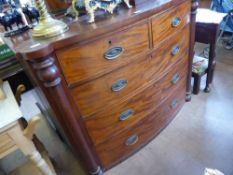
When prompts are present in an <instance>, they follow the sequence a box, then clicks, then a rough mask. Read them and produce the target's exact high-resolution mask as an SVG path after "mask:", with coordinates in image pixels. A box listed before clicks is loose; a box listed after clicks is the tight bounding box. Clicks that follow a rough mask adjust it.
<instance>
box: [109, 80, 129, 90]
mask: <svg viewBox="0 0 233 175" xmlns="http://www.w3.org/2000/svg"><path fill="white" fill-rule="evenodd" d="M127 84H128V80H126V79H122V80H117V81H116V82H115V83H114V84H113V85H112V91H113V92H118V91H120V90H122V89H124V88H125V87H126V86H127Z"/></svg>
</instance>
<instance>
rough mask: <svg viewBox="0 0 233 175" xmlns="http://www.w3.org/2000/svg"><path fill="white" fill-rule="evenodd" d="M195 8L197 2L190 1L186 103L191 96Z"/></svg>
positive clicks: (194, 0) (195, 0) (196, 0)
mask: <svg viewBox="0 0 233 175" xmlns="http://www.w3.org/2000/svg"><path fill="white" fill-rule="evenodd" d="M197 8H198V0H192V6H191V22H190V45H189V64H188V80H187V89H186V101H191V94H192V86H191V79H192V64H193V56H194V44H195V28H196V13H197Z"/></svg>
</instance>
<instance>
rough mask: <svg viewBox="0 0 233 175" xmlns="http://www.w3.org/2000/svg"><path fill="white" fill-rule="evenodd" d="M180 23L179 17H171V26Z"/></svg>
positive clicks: (176, 25)
mask: <svg viewBox="0 0 233 175" xmlns="http://www.w3.org/2000/svg"><path fill="white" fill-rule="evenodd" d="M180 23H181V18H180V17H179V16H176V17H174V18H173V19H172V27H178V26H179V25H180Z"/></svg>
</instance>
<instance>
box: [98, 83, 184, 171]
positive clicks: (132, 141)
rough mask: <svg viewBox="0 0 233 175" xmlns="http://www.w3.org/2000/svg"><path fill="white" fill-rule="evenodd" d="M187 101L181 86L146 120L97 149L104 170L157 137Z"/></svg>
mask: <svg viewBox="0 0 233 175" xmlns="http://www.w3.org/2000/svg"><path fill="white" fill-rule="evenodd" d="M184 100H185V86H179V88H178V89H177V91H176V93H174V94H173V96H171V97H170V98H168V99H167V100H166V101H165V102H164V103H163V104H162V105H161V106H160V107H159V108H158V110H157V111H154V112H152V113H151V114H150V115H148V116H147V117H146V118H145V120H143V121H141V122H139V123H138V124H137V125H135V126H133V127H131V128H129V129H127V130H126V131H125V132H123V133H121V134H119V135H117V136H115V137H112V138H111V139H109V140H108V141H106V142H104V143H102V144H100V145H98V146H97V147H96V150H97V153H98V155H99V157H100V160H101V163H102V165H103V167H104V168H109V167H110V166H112V165H113V164H115V163H117V162H119V161H121V160H123V159H125V158H126V157H127V156H129V155H130V154H132V153H134V152H135V151H136V150H138V149H139V148H140V147H141V146H143V145H145V144H146V143H147V142H148V141H149V140H151V139H152V138H153V137H154V136H155V135H157V134H158V133H159V132H160V131H161V130H162V129H163V128H164V127H165V126H166V125H167V124H168V123H169V122H170V121H171V120H172V119H173V117H174V116H175V114H176V113H177V112H178V111H179V109H180V108H181V106H182V105H183V103H184Z"/></svg>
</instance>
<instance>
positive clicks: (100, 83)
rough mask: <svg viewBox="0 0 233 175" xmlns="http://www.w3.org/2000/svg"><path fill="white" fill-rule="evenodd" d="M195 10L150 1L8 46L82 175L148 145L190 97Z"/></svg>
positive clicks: (180, 0) (182, 2)
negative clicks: (41, 95)
mask: <svg viewBox="0 0 233 175" xmlns="http://www.w3.org/2000/svg"><path fill="white" fill-rule="evenodd" d="M196 7H197V2H196V1H195V0H193V1H191V0H188V1H187V0H165V1H162V0H154V1H153V0H151V1H148V2H144V3H141V4H136V6H135V7H134V8H133V9H130V10H129V9H126V8H124V7H121V8H119V9H118V10H117V12H115V13H114V15H113V16H110V15H109V16H106V15H103V16H101V15H100V16H97V18H96V23H94V24H87V22H86V20H85V17H83V19H82V18H81V21H79V22H75V23H72V24H70V26H69V28H70V29H69V31H68V32H67V33H65V34H64V35H62V36H59V37H57V38H52V39H49V40H45V41H39V40H33V39H31V38H30V37H28V38H27V39H26V40H25V41H24V42H21V43H20V44H18V45H17V44H15V45H14V49H15V51H16V52H17V56H18V58H19V59H21V60H22V62H23V65H24V67H25V68H26V69H27V71H28V73H29V74H30V75H31V78H32V80H33V81H34V82H35V83H36V84H37V85H38V87H40V89H41V90H42V92H43V93H44V95H45V97H46V99H47V100H48V102H49V104H50V106H51V107H52V109H53V111H54V113H55V114H56V119H57V120H58V121H59V124H60V125H61V127H62V128H63V130H64V132H65V134H66V136H67V137H68V140H69V142H70V143H71V145H72V146H73V148H74V150H75V151H76V153H77V154H78V156H79V157H80V158H81V160H82V162H83V164H84V166H85V167H86V169H87V171H88V172H89V173H90V174H91V173H92V174H99V175H100V174H101V173H102V170H106V169H108V168H110V167H112V166H113V165H116V164H117V163H119V162H121V161H123V160H125V159H126V158H127V157H129V156H130V155H132V154H133V153H135V152H136V151H138V150H139V149H140V148H142V147H143V146H144V145H146V144H147V143H148V142H149V141H151V140H152V139H154V138H155V136H156V135H157V134H159V133H160V132H161V131H162V129H164V128H165V127H166V126H167V125H168V124H169V122H170V121H171V120H172V119H173V118H174V117H175V115H176V114H177V113H178V111H179V110H180V109H181V107H182V106H183V104H184V102H185V99H186V98H187V99H189V98H190V92H191V88H190V73H191V70H190V66H191V62H192V60H191V57H192V55H193V39H194V35H193V31H194V27H195V21H194V19H195V10H196ZM28 35H30V33H28ZM25 37H26V36H25Z"/></svg>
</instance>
